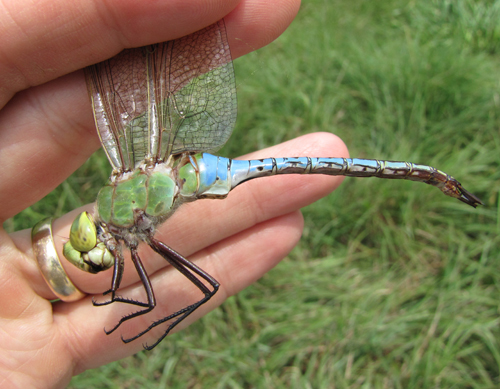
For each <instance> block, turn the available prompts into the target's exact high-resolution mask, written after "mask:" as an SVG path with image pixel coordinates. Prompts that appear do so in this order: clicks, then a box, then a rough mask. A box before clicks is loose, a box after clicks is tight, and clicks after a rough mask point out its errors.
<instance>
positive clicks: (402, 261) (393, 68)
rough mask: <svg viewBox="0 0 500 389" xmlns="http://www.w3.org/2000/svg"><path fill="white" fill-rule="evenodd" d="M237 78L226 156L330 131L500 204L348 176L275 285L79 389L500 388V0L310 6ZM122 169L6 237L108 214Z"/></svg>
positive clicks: (318, 206)
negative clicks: (78, 211)
mask: <svg viewBox="0 0 500 389" xmlns="http://www.w3.org/2000/svg"><path fill="white" fill-rule="evenodd" d="M235 67H236V80H237V81H236V82H237V88H238V98H239V116H238V122H237V126H236V129H235V131H234V133H233V136H232V137H231V138H230V140H229V142H228V144H227V145H226V146H225V147H224V148H223V149H222V151H221V152H220V154H221V155H224V156H228V157H236V156H238V155H241V154H245V153H248V152H251V151H253V150H256V149H260V148H263V147H267V146H270V145H273V144H276V143H280V142H282V141H285V140H288V139H291V138H294V137H297V136H299V135H301V134H305V133H310V132H315V131H328V132H332V133H335V134H337V135H339V136H340V137H341V138H342V139H343V140H344V141H345V142H346V144H347V145H348V147H349V150H350V154H351V156H352V157H363V158H377V159H389V160H407V161H412V162H416V163H421V164H428V165H431V166H435V167H437V168H439V169H440V170H443V171H445V172H447V173H449V174H451V175H453V176H454V177H456V178H457V179H459V181H461V182H462V183H463V184H464V186H465V187H466V188H467V189H468V190H470V191H471V192H473V193H474V194H476V195H477V196H479V197H480V198H481V199H482V200H483V202H484V203H485V206H484V207H480V208H478V209H473V208H471V207H468V206H466V205H465V204H462V203H460V202H458V201H456V200H453V199H451V198H449V197H446V196H443V195H442V194H441V192H440V191H439V190H436V189H435V188H431V187H429V186H426V185H422V184H419V183H412V182H402V181H398V182H395V181H390V180H378V179H354V178H347V179H346V180H345V181H344V183H343V185H342V186H341V187H340V188H339V189H338V190H337V191H336V192H335V193H333V194H332V195H330V196H329V197H327V198H325V199H323V200H321V201H318V202H317V203H315V204H314V205H311V206H309V207H307V208H306V209H304V211H303V212H304V216H305V219H306V225H305V230H304V234H303V238H302V240H301V242H300V243H299V245H298V246H297V247H296V248H295V249H294V251H293V252H292V253H291V254H290V256H289V257H287V258H286V259H285V260H284V261H283V262H282V263H281V264H280V265H279V266H278V267H276V268H275V269H274V270H272V271H271V272H269V273H268V274H267V275H266V276H265V277H264V278H263V279H261V280H260V281H259V282H257V283H256V284H255V285H253V286H251V287H249V288H247V289H246V290H245V291H243V292H241V293H240V294H238V295H237V296H234V297H232V298H230V299H229V300H228V301H227V302H226V303H225V304H224V305H222V306H221V307H220V308H218V309H216V310H215V311H214V312H212V313H210V314H209V315H207V316H205V317H204V318H202V319H201V320H200V321H198V322H197V323H195V324H194V325H192V326H191V327H189V328H188V329H187V330H185V331H182V332H181V333H178V334H174V335H172V336H169V337H168V338H167V339H165V340H164V341H163V342H162V343H161V344H160V345H159V346H158V347H157V348H156V349H154V350H153V351H151V352H141V353H139V354H137V355H135V356H133V357H130V358H126V359H124V360H121V361H118V362H116V363H112V364H109V365H107V366H104V367H102V368H100V369H96V370H92V371H87V372H85V373H83V374H82V375H80V376H78V377H75V378H74V379H73V380H72V382H71V385H70V387H72V388H88V387H109V388H115V387H116V388H128V387H131V388H135V387H144V388H150V387H151V388H162V387H169V388H208V387H210V388H250V387H269V388H306V387H311V388H430V387H436V388H439V387H443V388H450V387H454V388H493V387H499V386H500V382H499V370H500V347H499V343H498V339H499V335H500V330H499V323H500V318H499V314H500V312H499V301H500V299H499V295H500V294H499V288H500V275H499V274H500V272H499V271H498V270H499V269H498V267H499V264H500V238H499V231H500V219H499V216H500V215H499V213H498V205H499V190H500V171H499V165H500V136H499V135H500V133H499V126H500V96H499V92H500V1H494V0H490V1H488V0H482V1H479V0H477V1H473V0H454V1H452V0H421V1H418V0H413V1H408V0H384V1H378V2H374V1H370V0H339V1H335V0H309V1H304V2H303V5H302V8H301V10H300V12H299V15H298V17H297V19H296V20H295V22H294V23H293V24H292V25H291V27H290V28H289V29H288V30H287V31H286V32H285V33H284V34H283V35H282V36H281V37H280V38H279V39H278V40H277V41H275V42H274V43H272V44H271V45H269V46H268V47H266V48H264V49H261V50H259V51H257V52H254V53H252V54H250V55H247V56H245V57H242V58H240V59H238V60H236V61H235ZM110 170H111V169H110V167H109V165H108V162H107V160H106V158H105V156H104V153H103V152H102V151H99V152H97V153H96V154H95V155H94V156H92V158H90V159H89V161H88V162H87V163H85V164H84V165H83V166H82V167H81V168H80V169H79V170H78V171H77V172H75V173H74V174H73V175H72V176H71V177H70V178H69V179H68V180H67V181H66V182H64V183H63V184H61V185H60V187H59V188H57V190H56V191H54V192H53V193H51V194H50V195H48V196H47V197H46V198H45V199H43V200H42V201H40V202H39V203H37V204H35V205H33V206H32V207H30V208H29V209H27V210H25V211H23V212H22V213H21V214H19V215H17V216H16V217H14V218H13V219H10V220H8V221H6V222H5V224H4V226H5V227H6V228H7V230H8V231H14V230H18V229H22V228H30V227H31V226H33V224H35V223H36V222H37V221H38V220H40V219H42V218H43V217H45V216H47V215H54V216H59V215H61V214H64V213H66V212H68V211H70V210H72V209H74V208H76V207H79V206H81V205H83V204H86V203H89V202H92V201H94V200H95V197H96V195H97V192H98V191H99V189H100V187H101V186H102V185H103V184H104V183H105V181H106V180H107V178H108V176H109V173H110ZM103 336H104V333H103Z"/></svg>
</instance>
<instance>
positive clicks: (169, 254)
mask: <svg viewBox="0 0 500 389" xmlns="http://www.w3.org/2000/svg"><path fill="white" fill-rule="evenodd" d="M148 243H149V245H150V246H151V248H152V249H153V250H154V251H156V252H157V253H158V254H160V255H161V256H162V257H163V258H165V259H166V260H167V261H168V262H169V263H170V264H171V265H172V266H173V267H175V268H176V269H177V270H178V271H179V272H181V273H182V274H183V275H184V276H185V277H186V278H187V279H188V280H189V281H191V282H192V283H193V284H194V285H195V286H196V287H197V288H198V289H199V290H200V291H201V292H202V293H203V294H204V295H205V296H204V297H203V298H202V299H201V300H199V301H197V302H196V303H194V304H191V305H189V306H187V307H185V308H182V309H181V310H179V311H177V312H175V313H173V314H171V315H169V316H167V317H164V318H163V319H159V320H157V321H155V322H154V323H152V324H151V325H150V326H149V327H148V328H146V329H145V330H144V331H142V332H140V333H139V334H137V335H136V336H134V337H132V338H128V339H124V338H123V337H122V341H123V342H124V343H129V342H132V341H133V340H135V339H137V338H139V337H141V336H142V335H144V334H146V333H147V332H149V331H151V330H152V329H153V328H155V327H157V326H158V325H160V324H162V323H165V322H167V321H169V320H172V319H175V318H176V320H175V321H174V322H173V323H171V324H170V325H169V326H168V328H167V329H166V331H165V332H164V333H163V335H161V337H160V338H159V339H158V340H156V341H155V343H153V344H152V345H151V346H149V345H147V344H144V345H143V347H144V348H145V349H146V350H151V349H153V348H154V347H156V345H158V343H160V342H161V341H162V340H163V339H164V338H165V337H166V336H167V335H168V334H169V332H170V331H171V330H172V329H173V328H174V327H175V326H176V325H177V324H179V323H180V322H181V321H183V320H184V319H185V318H186V317H188V316H189V315H190V314H191V313H193V312H194V311H196V309H198V308H199V307H200V306H201V305H203V304H204V303H206V302H207V301H208V300H210V298H212V296H213V295H215V293H217V291H218V290H219V283H218V282H217V281H216V280H215V279H214V278H213V277H212V276H210V275H209V274H208V273H206V272H205V271H203V270H202V269H200V268H199V267H198V266H196V265H195V264H194V263H192V262H190V261H189V260H187V259H186V258H184V257H183V256H182V255H180V254H179V253H177V252H176V251H175V250H173V249H171V248H170V247H168V246H167V245H166V244H164V243H162V242H160V241H158V240H156V239H154V238H152V237H151V238H149V240H148ZM201 279H203V280H205V281H206V282H208V283H209V284H210V286H211V289H210V288H209V287H207V286H206V285H205V284H204V283H203V282H202V281H201Z"/></svg>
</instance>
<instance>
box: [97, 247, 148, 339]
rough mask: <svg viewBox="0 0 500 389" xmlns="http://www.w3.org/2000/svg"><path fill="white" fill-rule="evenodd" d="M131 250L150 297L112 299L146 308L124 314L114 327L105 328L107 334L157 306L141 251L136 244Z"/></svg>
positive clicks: (133, 260)
mask: <svg viewBox="0 0 500 389" xmlns="http://www.w3.org/2000/svg"><path fill="white" fill-rule="evenodd" d="M130 252H131V254H132V262H134V265H135V269H136V270H137V274H139V277H140V279H141V282H142V285H143V286H144V290H145V291H146V296H147V298H148V302H147V303H143V302H141V301H136V300H131V299H126V298H123V297H115V298H114V300H112V301H116V302H121V303H127V304H133V305H138V306H141V307H144V308H146V309H142V310H140V311H137V312H134V313H130V314H128V315H126V316H123V317H122V318H121V319H120V320H119V321H118V323H117V324H116V325H115V326H114V327H113V328H112V329H110V330H106V329H105V330H104V332H105V333H106V334H107V335H109V334H111V333H112V332H113V331H115V330H116V329H117V328H118V327H120V325H121V324H122V323H124V322H126V321H127V320H130V319H133V318H134V317H137V316H141V315H144V314H146V313H148V312H150V311H151V310H153V309H154V307H155V306H156V298H155V294H154V292H153V287H152V286H151V281H150V280H149V277H148V275H147V273H146V269H144V265H143V264H142V261H141V258H140V257H139V253H138V252H137V247H136V246H132V247H130Z"/></svg>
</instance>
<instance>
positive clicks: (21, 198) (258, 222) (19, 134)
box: [0, 0, 346, 387]
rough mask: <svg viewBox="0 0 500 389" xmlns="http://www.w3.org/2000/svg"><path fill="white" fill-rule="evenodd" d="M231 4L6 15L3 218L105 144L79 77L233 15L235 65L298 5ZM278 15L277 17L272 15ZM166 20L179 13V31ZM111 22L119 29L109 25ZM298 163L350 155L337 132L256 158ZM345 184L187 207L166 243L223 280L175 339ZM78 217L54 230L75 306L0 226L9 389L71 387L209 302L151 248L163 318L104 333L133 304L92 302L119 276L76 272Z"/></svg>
mask: <svg viewBox="0 0 500 389" xmlns="http://www.w3.org/2000/svg"><path fill="white" fill-rule="evenodd" d="M190 3H191V2H190ZM227 3H228V2H221V4H220V7H219V8H218V9H215V6H213V7H212V9H210V10H208V11H207V10H206V9H205V10H201V7H199V2H194V1H193V2H192V4H197V5H198V7H199V9H198V10H193V8H190V7H189V6H188V2H187V1H183V2H180V3H179V4H178V5H177V7H175V4H173V2H170V3H168V4H165V5H161V4H155V5H151V4H149V5H148V4H142V3H141V7H140V9H139V8H137V4H135V5H136V7H133V4H128V3H127V4H125V2H116V4H113V7H111V6H110V4H111V3H109V2H108V3H106V4H107V5H108V8H106V9H97V8H94V9H91V8H90V5H87V6H84V5H82V4H77V5H71V4H70V3H68V4H66V3H63V2H60V4H56V3H54V2H53V1H52V2H50V8H49V7H48V4H47V6H46V7H47V8H44V6H43V5H41V6H39V8H38V9H36V10H30V9H29V8H27V6H26V5H23V4H22V3H19V2H17V3H16V4H13V5H12V9H10V10H9V11H10V12H7V13H4V16H0V17H2V18H6V16H5V15H10V17H11V18H13V19H11V20H14V18H15V21H16V24H17V25H15V24H14V23H13V22H11V23H10V24H9V20H6V21H5V22H4V23H3V25H4V26H6V27H4V34H3V35H4V36H11V37H13V38H12V39H11V40H10V41H6V42H5V43H4V45H3V50H4V58H10V61H7V60H5V59H4V60H3V61H0V66H1V67H2V68H3V71H2V72H0V74H3V75H4V79H3V80H2V84H1V85H3V87H4V88H3V91H2V93H1V95H0V96H1V97H2V100H1V101H2V105H3V109H2V111H0V122H2V124H3V126H2V128H3V130H2V132H1V133H0V144H1V145H2V153H1V154H0V161H1V162H2V166H3V167H4V170H2V171H1V172H0V175H1V177H2V182H3V190H2V192H1V193H0V200H1V201H0V214H1V218H2V221H4V220H6V219H7V218H9V217H11V216H13V215H15V214H17V213H18V212H19V211H21V210H22V209H24V208H26V207H27V206H29V205H31V204H32V203H34V202H35V201H37V200H39V199H40V198H41V197H43V196H44V195H45V194H47V193H48V192H50V191H51V190H52V189H53V188H54V187H55V186H57V185H58V184H59V183H60V182H61V181H62V180H64V179H65V178H66V177H67V176H68V175H69V174H70V173H71V172H72V171H74V170H75V169H76V168H77V167H78V166H79V165H80V164H81V163H83V161H85V160H86V159H87V158H88V156H89V155H90V154H91V153H92V152H93V151H94V150H95V149H96V148H98V147H99V141H98V138H97V135H96V131H95V128H94V121H93V119H92V115H91V110H90V104H89V102H88V97H87V91H86V88H85V82H84V78H83V73H82V72H81V71H78V70H77V69H80V68H82V67H84V66H87V65H89V64H91V63H95V62H98V61H101V60H103V59H105V58H108V57H110V56H112V55H114V54H116V53H118V52H119V51H121V50H122V49H123V48H125V47H134V46H142V45H145V44H148V43H153V42H157V41H165V40H169V39H173V38H176V37H179V36H182V35H186V34H189V33H191V32H193V31H196V30H198V29H200V28H202V27H204V26H206V25H208V24H211V23H213V22H215V21H216V20H218V19H221V18H222V17H225V21H226V28H227V31H228V36H229V42H230V45H231V49H232V54H233V58H236V57H238V56H240V55H243V54H244V53H246V52H248V51H250V50H252V49H255V48H258V47H260V46H262V45H264V44H266V43H268V42H269V41H270V40H272V39H274V38H275V37H276V36H277V35H279V34H280V33H281V32H282V31H283V30H284V28H285V27H286V26H287V25H288V23H289V22H290V21H291V20H292V18H293V16H294V15H295V12H296V9H297V5H298V4H297V2H294V1H292V0H289V1H286V0H281V2H280V4H281V6H280V4H278V2H277V1H276V2H274V4H272V5H271V4H270V2H267V1H260V2H259V1H254V2H250V1H246V2H241V3H240V4H238V5H237V6H236V3H237V2H236V1H235V2H233V4H231V5H228V4H227ZM285 4H286V6H285ZM23 6H24V8H22V7H23ZM98 6H99V5H96V6H95V7H98ZM234 6H236V8H235V9H234V10H233V11H232V12H231V13H230V14H229V15H227V16H225V15H226V14H227V13H228V12H229V11H230V10H231V9H232V8H231V7H234ZM271 6H272V7H273V8H272V12H269V10H266V7H271ZM71 7H73V8H71ZM74 7H78V9H76V8H74ZM86 7H88V9H86ZM193 7H194V6H193ZM14 8H15V9H14ZM21 9H22V10H23V11H24V13H21V12H20V10H21ZM111 9H113V12H114V14H113V15H112V14H111ZM26 10H28V11H26ZM277 10H278V11H279V10H281V11H282V12H281V13H279V12H277ZM30 12H31V13H30ZM75 14H78V15H84V16H75ZM163 15H168V17H167V18H168V20H169V21H171V22H169V23H168V25H165V16H163ZM257 16H258V17H257ZM186 20H189V22H185V21H186ZM117 21H121V23H120V22H117ZM9 25H11V26H16V27H17V28H18V29H19V30H23V34H20V33H17V32H16V27H12V28H11V29H10V30H9V27H8V26H9ZM110 25H111V26H113V27H114V28H111V27H106V26H110ZM186 25H189V28H186ZM26 26H29V29H27V27H26ZM30 31H31V32H30ZM61 32H62V33H61ZM110 33H111V34H110ZM113 33H114V34H113ZM6 75H9V76H8V77H7V76H6ZM58 77H59V78H58ZM26 88H28V89H26ZM296 155H313V156H314V155H335V156H344V155H346V150H345V147H344V146H343V144H342V142H341V141H340V140H339V139H337V138H336V137H334V136H332V135H328V134H312V135H308V136H306V137H302V138H300V139H296V140H294V141H290V142H287V143H285V144H282V145H279V146H275V147H273V148H271V149H268V150H263V151H260V152H258V153H254V154H252V155H251V156H250V155H249V156H246V158H260V157H268V156H296ZM339 182H340V179H339V178H332V177H321V176H316V177H302V176H300V177H299V176H288V177H273V178H271V179H265V180H264V179H262V180H254V181H251V182H249V183H246V184H244V185H242V186H241V187H239V188H237V189H236V190H235V191H234V192H233V193H232V194H230V196H229V197H228V199H226V200H224V201H217V200H204V201H199V202H195V203H192V204H189V205H186V206H183V207H182V208H181V209H179V211H178V212H177V213H176V214H175V215H174V216H173V217H172V218H171V219H169V221H167V223H165V224H164V225H163V226H162V227H161V228H160V229H159V231H158V233H157V235H156V237H157V238H158V239H159V240H161V241H164V242H165V243H167V244H168V245H170V246H172V247H173V248H174V249H175V250H177V251H179V252H180V253H182V254H183V255H185V256H188V257H189V258H190V260H192V261H194V262H195V263H196V264H197V265H198V266H200V267H201V268H203V269H204V270H205V271H207V272H208V273H209V274H211V275H213V276H214V277H215V278H216V279H217V280H218V281H219V282H220V283H221V289H220V290H219V292H218V293H217V294H216V296H215V297H214V298H212V300H210V302H209V303H207V304H206V305H204V306H202V307H201V308H200V309H199V310H198V311H196V312H195V313H194V314H193V315H191V316H190V317H189V318H188V319H186V320H185V321H184V322H182V324H181V325H179V326H178V328H176V330H179V329H182V328H184V327H186V326H187V325H189V324H190V323H192V322H193V321H194V320H196V319H197V318H199V317H200V316H202V315H204V314H206V313H207V312H208V311H210V310H211V309H213V308H214V307H216V306H217V305H219V304H221V303H222V302H223V301H224V300H225V298H227V297H228V296H230V295H232V294H234V293H237V292H238V291H239V290H242V289H243V288H244V287H246V286H247V285H249V284H251V283H252V282H254V281H255V280H256V279H258V278H259V277H261V276H262V275H263V274H264V273H265V272H266V271H268V270H269V269H270V268H272V267H273V266H274V265H275V264H276V263H278V262H279V260H281V259H282V258H283V257H284V256H285V255H286V254H287V253H288V252H289V250H291V248H292V247H293V246H294V245H295V243H296V242H297V240H298V239H299V238H300V234H301V229H302V218H301V215H300V213H299V212H298V211H297V210H298V209H300V208H301V207H303V206H305V205H307V204H309V203H310V202H313V201H315V200H316V199H318V198H320V197H322V196H324V195H325V194H327V193H328V192H330V191H331V190H332V189H334V188H335V187H336V186H337V185H338V184H339ZM292 193H293V196H291V195H289V194H292ZM277 194H280V195H277ZM91 208H92V206H89V207H87V210H91ZM78 211H81V210H78ZM75 215H76V211H75V212H72V213H70V214H68V215H65V216H64V217H62V218H60V219H58V220H57V221H56V222H55V223H54V237H55V243H56V246H57V248H58V250H59V257H60V259H61V261H62V262H63V263H64V265H65V268H66V271H67V273H68V275H69V277H70V279H71V280H72V281H73V282H74V283H75V284H76V285H77V286H78V288H79V289H80V290H82V291H84V292H85V293H87V294H88V295H89V296H87V297H85V298H84V299H82V300H79V301H77V302H73V303H63V302H57V303H54V304H51V303H50V301H49V300H51V299H54V298H55V296H54V294H53V293H52V292H51V291H50V289H49V288H48V286H47V284H46V283H45V281H44V280H43V278H42V277H41V274H40V272H39V269H38V267H37V264H36V261H35V260H34V258H33V255H32V251H31V239H30V231H20V232H18V233H14V234H12V235H10V236H9V235H7V234H6V233H5V231H4V230H3V229H2V230H0V255H1V261H0V263H1V264H2V265H1V266H2V268H1V271H0V277H1V279H0V294H1V296H2V302H1V304H2V305H1V307H0V316H1V317H0V328H2V336H1V338H0V339H1V342H0V344H1V345H2V352H1V357H2V358H1V362H0V371H1V372H2V373H1V376H0V377H1V378H0V382H1V383H2V384H3V385H9V386H49V387H54V386H65V385H66V384H67V383H68V382H69V379H70V378H71V376H72V375H75V374H78V373H80V372H82V371H84V370H86V369H89V368H94V367H97V366H100V365H102V364H106V363H109V362H111V361H113V360H117V359H120V358H123V357H125V356H127V355H131V354H133V353H135V352H137V351H139V350H140V349H141V348H142V342H140V341H136V342H132V343H130V344H127V345H126V344H124V343H122V341H121V338H120V334H123V335H124V337H127V336H128V335H134V334H136V333H137V332H139V331H141V330H143V329H144V328H145V327H147V325H148V324H149V323H150V322H151V316H154V317H155V318H158V316H160V317H161V316H162V315H161V313H162V312H173V311H175V310H177V309H179V308H181V307H182V306H185V305H188V304H189V303H192V302H193V301H196V299H198V298H199V291H197V290H196V289H195V288H194V287H193V288H192V289H186V285H189V282H187V281H186V279H185V278H184V277H183V276H182V275H180V274H179V273H177V272H176V271H175V270H174V269H172V268H171V267H170V266H167V263H166V262H165V261H164V260H163V259H162V258H160V257H159V256H158V255H154V254H153V253H152V252H151V251H150V250H149V249H147V248H145V247H144V248H142V249H141V250H140V252H141V258H142V259H143V262H144V264H145V267H146V269H147V272H148V274H149V275H150V277H151V281H152V283H153V287H154V289H155V292H156V298H157V302H158V305H157V307H156V309H155V310H154V311H153V313H152V314H151V315H147V316H145V317H141V318H136V319H133V320H131V321H130V322H127V324H124V325H123V326H122V327H120V329H119V330H117V331H116V333H113V334H112V335H110V336H106V335H105V334H104V333H103V328H110V327H112V326H113V325H115V324H116V322H117V321H118V320H119V319H120V317H122V316H123V315H125V314H127V313H130V312H131V309H132V311H133V310H134V308H133V307H131V306H129V305H126V304H112V305H111V306H108V307H100V308H97V307H93V306H92V303H91V298H92V297H93V296H92V295H95V297H96V299H97V300H99V299H102V297H100V294H101V293H102V292H103V291H104V290H107V289H109V286H110V279H111V274H110V272H103V273H101V274H98V275H90V274H87V273H84V272H81V271H79V270H78V269H76V268H73V267H72V266H70V265H68V266H66V264H67V262H66V261H65V259H64V257H63V256H62V255H61V248H62V244H63V243H64V241H65V240H66V239H67V237H68V236H69V225H70V224H71V222H72V220H73V218H74V216H75ZM65 237H66V239H65ZM120 294H121V295H123V296H126V297H129V298H137V299H143V289H142V284H141V283H140V282H139V280H138V278H137V274H136V272H135V270H134V269H133V267H132V266H131V264H130V262H129V261H128V259H127V262H126V271H125V275H124V278H123V281H122V288H121V289H120ZM155 312H157V315H156V316H155ZM162 330H163V328H161V326H160V328H158V330H157V331H155V332H153V331H152V333H149V334H148V335H146V336H144V341H143V342H150V343H151V342H152V341H154V340H155V338H156V337H158V336H159V334H160V333H161V332H162ZM54 366H56V367H57V368H54Z"/></svg>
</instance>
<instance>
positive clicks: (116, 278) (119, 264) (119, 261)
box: [92, 245, 125, 307]
mask: <svg viewBox="0 0 500 389" xmlns="http://www.w3.org/2000/svg"><path fill="white" fill-rule="evenodd" d="M110 251H111V254H113V257H114V258H115V263H114V266H113V279H112V280H111V288H110V289H108V290H107V291H105V292H104V293H103V296H105V295H107V294H109V293H111V300H108V301H103V302H97V301H95V300H94V299H92V304H93V305H94V306H96V307H98V306H101V305H108V304H111V303H112V302H114V301H115V298H116V297H115V293H116V291H117V290H118V288H119V287H120V283H121V282H122V276H123V268H124V263H125V260H124V258H123V255H122V253H121V249H120V247H119V246H118V245H115V246H114V247H113V248H112V249H110Z"/></svg>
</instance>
